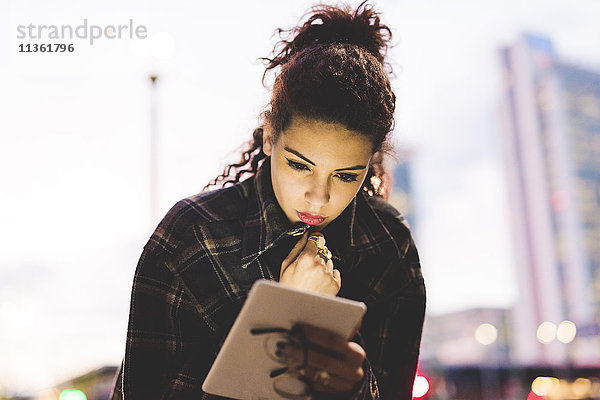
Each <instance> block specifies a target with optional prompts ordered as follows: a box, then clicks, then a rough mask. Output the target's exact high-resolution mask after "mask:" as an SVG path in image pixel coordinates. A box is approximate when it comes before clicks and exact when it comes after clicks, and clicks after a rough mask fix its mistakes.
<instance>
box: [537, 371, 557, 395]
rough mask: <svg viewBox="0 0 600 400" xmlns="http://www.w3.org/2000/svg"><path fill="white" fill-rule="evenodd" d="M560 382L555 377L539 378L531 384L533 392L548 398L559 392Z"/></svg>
mask: <svg viewBox="0 0 600 400" xmlns="http://www.w3.org/2000/svg"><path fill="white" fill-rule="evenodd" d="M559 386H560V381H559V380H558V379H557V378H554V377H547V376H538V377H537V378H535V379H534V380H533V382H532V383H531V391H532V392H533V393H535V394H536V395H538V396H548V395H549V394H551V393H553V392H555V391H556V390H558V387H559Z"/></svg>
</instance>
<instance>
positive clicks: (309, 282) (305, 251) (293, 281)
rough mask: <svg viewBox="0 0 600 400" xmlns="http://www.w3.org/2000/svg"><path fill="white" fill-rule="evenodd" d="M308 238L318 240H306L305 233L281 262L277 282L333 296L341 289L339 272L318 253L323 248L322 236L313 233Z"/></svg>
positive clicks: (306, 235) (323, 239)
mask: <svg viewBox="0 0 600 400" xmlns="http://www.w3.org/2000/svg"><path fill="white" fill-rule="evenodd" d="M310 236H318V238H317V239H316V240H308V233H305V234H304V235H303V236H302V238H301V239H300V240H299V241H298V243H296V245H295V246H294V248H293V249H292V251H291V252H290V254H288V256H287V257H286V258H285V260H283V262H282V263H281V273H280V275H279V282H281V283H285V284H287V285H290V286H293V287H295V288H298V289H303V290H308V291H312V292H317V293H324V294H331V295H334V296H335V295H336V294H337V293H338V292H339V291H340V289H341V287H342V278H341V276H340V271H339V270H337V269H334V268H333V261H331V260H327V261H325V258H324V257H322V256H321V255H319V253H318V249H319V247H323V246H325V237H324V236H323V234H321V233H320V232H313V233H311V234H310ZM317 242H318V243H317Z"/></svg>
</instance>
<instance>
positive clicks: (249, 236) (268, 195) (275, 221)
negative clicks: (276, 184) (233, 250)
mask: <svg viewBox="0 0 600 400" xmlns="http://www.w3.org/2000/svg"><path fill="white" fill-rule="evenodd" d="M250 180H251V181H252V182H251V183H253V184H252V185H251V186H252V187H251V188H250V193H249V196H248V209H247V212H246V219H245V221H244V234H243V243H242V246H243V250H242V263H243V264H242V265H247V264H250V263H251V262H252V261H254V259H256V258H257V257H258V256H259V255H260V254H261V253H262V252H264V251H266V250H268V249H269V248H271V247H272V246H274V245H275V244H276V243H277V241H278V240H280V239H281V238H284V237H289V236H296V235H297V236H300V235H302V234H303V233H304V232H306V231H307V230H308V229H309V228H310V226H309V225H307V224H303V223H298V224H292V223H291V222H290V221H289V220H288V218H287V216H286V215H285V213H284V212H283V210H282V209H281V207H280V206H279V203H278V202H277V198H276V197H275V193H274V192H273V184H272V182H271V158H270V157H267V158H266V159H265V160H264V161H263V163H262V165H261V166H260V167H259V168H258V171H257V172H256V174H255V175H254V177H253V178H252V179H250Z"/></svg>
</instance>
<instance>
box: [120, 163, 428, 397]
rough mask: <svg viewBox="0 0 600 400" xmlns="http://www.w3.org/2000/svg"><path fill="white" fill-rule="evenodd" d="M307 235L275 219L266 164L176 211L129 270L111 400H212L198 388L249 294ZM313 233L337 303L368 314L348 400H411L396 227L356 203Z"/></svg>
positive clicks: (412, 310) (414, 350)
mask: <svg viewBox="0 0 600 400" xmlns="http://www.w3.org/2000/svg"><path fill="white" fill-rule="evenodd" d="M308 228H309V226H308V225H304V224H302V225H292V224H291V223H290V222H289V220H288V219H287V218H286V216H285V214H284V213H283V211H282V210H281V208H280V207H279V205H278V203H277V200H276V198H275V195H274V193H273V189H272V185H271V176H270V159H269V158H267V159H266V160H265V161H264V162H263V165H262V166H261V167H260V168H259V170H258V172H257V174H256V175H255V176H254V177H253V178H251V179H248V180H246V181H243V182H241V183H239V184H236V185H233V186H230V187H227V188H224V189H219V190H216V191H212V192H204V193H199V194H197V195H194V196H191V197H189V198H186V199H184V200H181V201H179V202H178V203H177V204H176V205H175V206H174V207H173V208H172V209H171V210H170V211H169V212H168V213H167V215H166V216H165V217H164V219H163V220H162V221H161V222H160V224H159V225H158V227H157V228H156V230H155V232H154V233H153V234H152V236H151V238H150V240H149V241H148V243H147V244H146V246H145V247H144V250H143V253H142V255H141V258H140V260H139V263H138V266H137V269H136V273H135V278H134V282H133V289H132V295H131V308H130V316H129V325H128V331H127V342H126V351H125V356H124V359H123V363H122V365H121V368H120V369H119V372H118V376H117V377H116V379H115V386H114V388H113V396H112V399H113V400H116V399H126V400H151V399H162V400H167V399H173V400H174V399H195V400H199V399H205V400H209V399H219V397H217V396H213V395H209V394H205V393H203V392H202V389H201V386H202V383H203V381H204V378H205V377H206V375H207V374H208V371H209V369H210V367H211V365H212V363H213V362H214V360H215V358H216V355H217V353H218V351H219V349H220V347H221V345H222V344H223V342H224V340H225V337H226V336H227V333H228V332H229V330H230V328H231V326H232V325H233V322H234V321H235V319H236V317H237V315H238V313H239V311H240V310H241V307H242V305H243V303H244V300H245V298H246V296H247V293H248V291H249V289H250V287H251V286H252V284H253V283H254V282H255V281H256V280H258V279H272V280H278V279H279V269H280V266H281V262H282V261H283V259H284V258H285V257H286V256H287V254H288V253H289V251H290V250H291V248H292V246H293V245H294V244H295V243H296V242H297V240H298V236H294V235H293V234H294V233H298V232H303V231H305V230H307V229H308ZM322 232H323V234H324V235H325V237H326V239H327V247H328V248H329V249H330V250H331V252H332V254H333V261H334V266H335V268H337V269H339V270H340V273H341V276H342V289H341V291H340V293H339V294H338V295H339V296H342V297H346V298H350V299H354V300H358V301H363V302H364V303H365V304H366V305H367V312H366V314H365V316H364V319H363V323H362V326H361V329H360V332H359V334H358V335H357V337H356V338H355V340H356V341H358V342H359V343H361V344H362V346H363V347H364V349H365V351H366V353H367V360H366V361H365V364H364V370H365V377H364V379H363V381H362V382H361V383H360V384H358V385H357V386H356V387H355V390H354V393H353V395H352V396H351V397H352V398H353V399H378V398H381V399H402V400H406V399H412V385H413V380H414V376H415V372H416V367H417V361H418V356H419V345H420V340H421V330H422V327H423V319H424V314H425V286H424V282H423V277H422V275H421V269H420V265H419V259H418V255H417V251H416V248H415V245H414V243H413V240H412V238H411V235H410V231H409V229H408V228H407V226H406V224H405V222H404V220H403V218H402V216H401V215H400V214H399V213H398V211H396V210H395V209H394V208H393V207H391V206H390V205H389V204H388V203H386V202H385V201H384V200H382V199H380V198H377V197H369V196H367V195H366V194H365V193H364V192H363V191H360V192H359V194H358V195H357V196H356V197H355V199H354V200H353V201H352V202H351V203H350V204H349V205H348V207H347V208H346V209H345V210H344V212H343V213H342V214H341V215H340V216H339V217H338V218H337V219H336V220H334V221H332V222H331V223H330V224H329V225H328V226H327V227H326V228H325V229H324V230H323V231H322ZM317 397H318V396H317ZM326 398H332V397H331V396H326Z"/></svg>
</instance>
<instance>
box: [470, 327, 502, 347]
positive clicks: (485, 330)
mask: <svg viewBox="0 0 600 400" xmlns="http://www.w3.org/2000/svg"><path fill="white" fill-rule="evenodd" d="M497 338H498V329H496V327H495V326H494V325H492V324H481V325H479V326H478V327H477V329H476V330H475V340H477V341H478V342H479V343H481V344H483V345H488V344H492V343H494V342H495V341H496V339H497Z"/></svg>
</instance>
